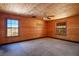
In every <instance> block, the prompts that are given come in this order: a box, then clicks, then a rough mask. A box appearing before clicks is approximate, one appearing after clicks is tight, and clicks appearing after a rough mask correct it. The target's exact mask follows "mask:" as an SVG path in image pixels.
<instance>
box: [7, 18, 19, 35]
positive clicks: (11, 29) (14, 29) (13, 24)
mask: <svg viewBox="0 0 79 59" xmlns="http://www.w3.org/2000/svg"><path fill="white" fill-rule="evenodd" d="M18 23H19V22H18V20H15V19H7V36H18V29H19V28H18V27H19V26H18V25H19V24H18Z"/></svg>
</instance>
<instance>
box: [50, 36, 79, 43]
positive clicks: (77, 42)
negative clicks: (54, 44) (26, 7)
mask: <svg viewBox="0 0 79 59" xmlns="http://www.w3.org/2000/svg"><path fill="white" fill-rule="evenodd" d="M50 38H54V39H58V40H63V41H68V42H73V43H79V42H77V41H71V40H66V39H62V38H56V37H50Z"/></svg>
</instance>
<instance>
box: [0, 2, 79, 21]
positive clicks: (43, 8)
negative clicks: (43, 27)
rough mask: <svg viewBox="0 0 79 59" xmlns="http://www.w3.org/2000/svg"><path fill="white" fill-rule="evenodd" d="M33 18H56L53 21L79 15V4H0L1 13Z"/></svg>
mask: <svg viewBox="0 0 79 59" xmlns="http://www.w3.org/2000/svg"><path fill="white" fill-rule="evenodd" d="M2 11H4V12H8V13H16V14H19V15H20V14H21V15H33V16H42V17H45V16H54V18H53V19H60V18H64V17H69V16H73V15H76V14H79V4H78V3H69V4H68V3H0V12H2Z"/></svg>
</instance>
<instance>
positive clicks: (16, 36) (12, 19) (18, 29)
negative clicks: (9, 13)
mask: <svg viewBox="0 0 79 59" xmlns="http://www.w3.org/2000/svg"><path fill="white" fill-rule="evenodd" d="M8 19H11V20H17V21H18V27H17V28H18V35H17V36H8V35H7V33H8V32H7V30H8V27H7V24H8V23H7V21H8ZM19 35H20V21H19V19H16V18H6V37H18V36H19Z"/></svg>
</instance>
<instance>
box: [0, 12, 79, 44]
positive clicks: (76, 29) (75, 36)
mask: <svg viewBox="0 0 79 59" xmlns="http://www.w3.org/2000/svg"><path fill="white" fill-rule="evenodd" d="M7 18H12V19H18V20H19V24H20V25H19V26H20V28H19V29H20V30H19V32H20V33H19V36H17V37H7V36H6V35H7V32H6V20H7ZM59 22H67V35H66V36H61V35H56V23H59ZM39 37H54V38H60V39H63V40H70V41H77V42H79V15H75V16H72V17H67V18H63V19H57V20H53V21H44V20H41V18H40V17H38V18H32V17H24V16H19V15H13V14H6V13H0V44H5V43H11V42H17V41H22V40H29V39H33V38H39Z"/></svg>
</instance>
